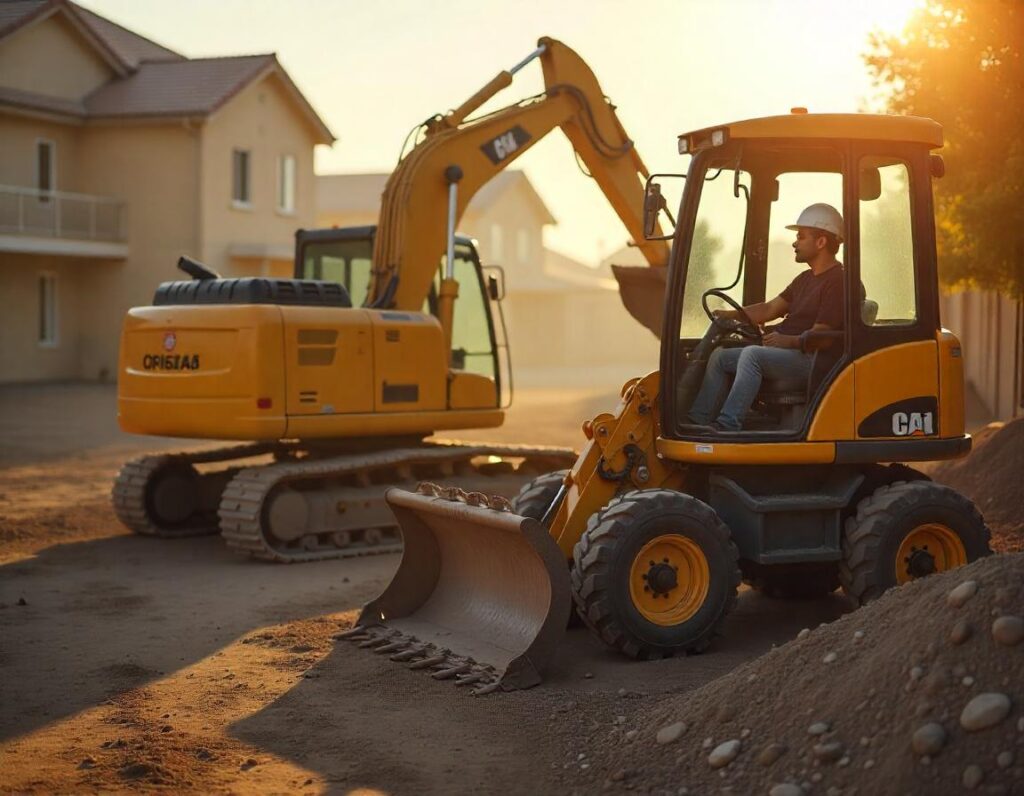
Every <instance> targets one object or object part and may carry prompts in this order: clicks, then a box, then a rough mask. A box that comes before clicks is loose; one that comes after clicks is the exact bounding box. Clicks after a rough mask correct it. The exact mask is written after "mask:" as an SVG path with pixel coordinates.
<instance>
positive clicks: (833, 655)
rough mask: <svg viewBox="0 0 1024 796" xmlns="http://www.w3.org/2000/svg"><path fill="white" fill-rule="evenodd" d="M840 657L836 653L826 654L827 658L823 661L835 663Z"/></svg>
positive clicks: (822, 660)
mask: <svg viewBox="0 0 1024 796" xmlns="http://www.w3.org/2000/svg"><path fill="white" fill-rule="evenodd" d="M838 657H839V656H838V655H836V653H835V652H827V653H825V657H824V658H822V659H821V662H822V663H835V662H836V659H837V658H838Z"/></svg>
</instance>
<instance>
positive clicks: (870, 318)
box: [860, 298, 878, 326]
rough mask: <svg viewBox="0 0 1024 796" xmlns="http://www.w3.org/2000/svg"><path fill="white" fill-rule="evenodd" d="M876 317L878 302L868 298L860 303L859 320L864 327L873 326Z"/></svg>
mask: <svg viewBox="0 0 1024 796" xmlns="http://www.w3.org/2000/svg"><path fill="white" fill-rule="evenodd" d="M877 317H878V302H877V301H872V300H871V299H869V298H866V299H864V300H863V301H862V302H861V303H860V319H861V320H862V321H864V325H865V326H874V324H875V318H877Z"/></svg>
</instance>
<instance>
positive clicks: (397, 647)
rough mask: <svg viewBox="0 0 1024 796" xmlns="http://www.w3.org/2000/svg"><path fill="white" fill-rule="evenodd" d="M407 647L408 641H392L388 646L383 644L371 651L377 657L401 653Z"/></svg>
mask: <svg viewBox="0 0 1024 796" xmlns="http://www.w3.org/2000/svg"><path fill="white" fill-rule="evenodd" d="M408 646H409V642H408V641H392V642H391V643H389V644H383V645H381V646H379V647H376V648H375V649H374V650H373V651H374V653H376V654H377V655H386V654H387V653H389V652H401V651H402V650H404V649H405V648H406V647H408Z"/></svg>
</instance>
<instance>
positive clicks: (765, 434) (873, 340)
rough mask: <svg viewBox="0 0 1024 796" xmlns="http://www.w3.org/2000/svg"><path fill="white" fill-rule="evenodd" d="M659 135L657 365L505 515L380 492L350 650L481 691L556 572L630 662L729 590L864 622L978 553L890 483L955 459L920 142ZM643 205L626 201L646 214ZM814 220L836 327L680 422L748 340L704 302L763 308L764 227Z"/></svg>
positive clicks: (709, 636) (541, 614) (546, 638)
mask: <svg viewBox="0 0 1024 796" xmlns="http://www.w3.org/2000/svg"><path fill="white" fill-rule="evenodd" d="M679 142H680V143H679V150H680V153H682V154H686V155H690V156H692V159H691V161H690V164H689V169H688V172H687V175H686V188H685V191H684V194H683V198H682V201H681V204H680V206H679V208H678V212H677V213H676V214H675V218H676V219H678V224H676V225H675V231H674V233H673V238H672V252H671V256H670V259H669V266H668V275H667V276H668V278H667V282H666V284H667V292H666V293H665V295H664V303H663V306H664V313H663V317H662V318H661V329H662V334H661V339H662V356H661V369H660V371H659V372H655V373H651V374H649V375H647V376H645V377H643V378H638V379H632V380H631V381H629V382H627V383H626V385H625V386H624V387H623V389H622V395H621V401H620V403H619V405H618V406H617V407H616V408H615V410H614V411H612V412H606V413H602V414H600V415H598V416H597V417H595V418H593V419H592V420H590V421H587V422H586V423H584V424H583V432H584V435H585V437H586V439H587V442H586V445H585V446H584V448H583V450H582V452H581V454H580V456H579V458H578V459H577V461H576V463H575V464H574V465H573V467H572V468H571V469H569V470H568V471H559V472H553V473H549V474H547V475H544V476H541V477H539V478H537V479H535V480H534V481H533V482H531V483H530V484H528V485H527V486H525V487H524V488H523V490H522V491H521V492H520V493H519V495H518V496H517V498H516V499H515V500H514V501H513V502H512V504H511V506H510V505H508V503H507V501H502V500H499V499H492V498H488V497H487V496H485V495H466V494H464V493H459V491H458V490H453V489H445V488H443V487H438V486H436V485H429V484H424V485H421V487H420V489H419V494H412V493H408V492H400V491H398V490H391V491H390V492H389V494H388V502H389V504H390V505H391V506H392V508H393V510H394V511H395V514H396V517H398V519H399V524H400V527H401V531H402V533H403V536H404V538H405V543H406V552H405V556H404V557H403V560H402V564H401V566H400V567H399V570H398V572H397V573H396V576H395V578H394V580H393V581H392V583H391V584H390V585H389V586H388V588H387V590H386V591H385V592H384V594H382V595H381V597H380V598H378V600H375V601H373V602H371V603H370V604H369V605H367V606H366V608H365V609H364V610H363V612H362V614H361V615H360V617H359V620H358V626H357V627H356V628H355V629H354V631H353V633H352V636H351V637H353V638H356V639H359V640H360V641H361V642H362V644H363V645H364V646H370V647H376V648H378V650H379V651H393V652H394V653H395V655H394V657H395V659H396V660H401V661H411V662H412V665H413V666H414V667H416V668H433V669H435V677H439V678H444V677H454V678H456V679H457V680H458V681H461V682H466V683H474V684H476V688H477V689H478V690H480V691H482V690H493V689H495V688H512V687H521V686H524V685H531V684H533V683H536V682H538V681H539V679H540V676H541V673H542V671H543V668H544V665H545V664H546V663H547V661H548V660H549V659H550V658H551V656H552V655H553V653H554V649H555V647H556V642H557V634H555V633H554V632H553V630H552V626H553V624H560V623H561V622H562V620H563V619H564V615H565V603H564V599H563V598H564V590H565V585H564V584H565V570H566V569H568V570H569V575H570V577H569V587H568V588H569V591H570V592H571V597H572V601H573V603H574V608H575V611H576V614H577V615H578V616H579V618H580V620H581V621H582V623H583V624H585V625H586V626H587V627H588V628H589V629H590V631H591V632H592V633H593V634H594V635H595V636H596V637H597V638H599V639H600V640H601V641H602V642H604V643H605V644H607V645H608V646H610V647H612V648H614V649H616V650H618V651H619V652H621V653H623V654H625V655H627V656H629V657H632V658H638V659H652V658H663V657H668V656H672V655H676V654H679V653H693V652H701V651H704V650H706V649H708V648H709V647H710V646H711V645H712V643H713V640H714V638H715V636H717V635H718V634H719V633H720V632H722V627H723V623H724V622H725V618H726V616H727V615H728V613H729V611H730V610H731V609H732V607H733V606H734V605H735V602H736V598H737V589H738V587H739V584H740V583H741V581H745V582H746V583H748V584H749V585H750V586H751V587H752V588H754V589H757V590H759V591H761V592H763V593H764V594H766V595H768V596H787V597H812V596H821V595H825V594H828V593H830V592H832V591H834V590H835V589H836V588H838V587H839V586H841V587H842V588H843V590H844V591H845V592H846V594H847V595H849V596H850V597H851V598H853V599H854V600H856V601H858V602H860V603H864V602H867V601H869V600H872V599H874V598H876V597H878V596H880V595H881V594H882V593H883V592H884V591H885V590H886V589H888V588H890V587H893V586H897V585H900V584H903V583H907V582H909V581H912V580H916V579H918V578H922V577H926V576H928V575H930V574H931V573H933V572H941V571H944V570H948V569H952V568H954V567H957V566H961V565H963V564H967V563H969V562H971V561H973V560H975V559H977V558H979V557H981V556H984V555H988V554H989V553H990V552H991V551H990V549H989V531H988V529H987V528H986V526H985V523H984V520H983V519H982V517H981V515H980V514H979V512H978V510H977V508H976V507H974V505H973V504H971V502H970V501H969V500H967V499H966V498H965V497H963V496H962V495H959V494H957V493H956V492H955V491H953V490H952V489H949V488H948V487H944V486H940V485H938V484H934V483H932V482H931V481H930V480H929V479H928V478H927V477H926V476H925V475H924V474H923V473H920V472H918V471H916V470H914V469H912V468H911V467H909V466H907V465H906V464H904V463H905V462H912V461H928V460H935V459H946V458H954V457H957V456H961V455H964V454H965V453H966V452H967V451H968V450H969V449H970V444H971V440H970V436H969V435H967V434H965V433H964V415H963V362H962V355H961V349H960V344H959V342H958V341H957V339H956V337H955V336H954V335H953V334H952V333H950V332H948V331H946V330H944V329H942V328H941V327H940V325H939V317H938V285H937V276H936V252H935V231H934V222H933V219H932V197H931V180H932V178H933V176H940V174H941V171H942V169H941V159H939V158H938V156H937V155H935V154H933V150H934V149H937V148H938V147H940V146H942V129H941V127H940V126H939V125H938V124H936V123H935V122H933V121H931V120H929V119H919V118H910V117H897V116H876V115H867V114H863V115H862V114H849V115H841V114H839V115H811V114H806V113H796V114H793V115H788V116H776V117H767V118H763V119H752V120H747V121H741V122H737V123H733V124H728V125H723V126H720V127H716V128H710V129H705V130H698V131H695V132H692V133H687V134H685V135H683V136H681V137H680V139H679ZM660 196H663V192H662V191H660V190H659V189H658V187H657V186H655V187H654V188H653V189H651V188H649V193H648V197H649V198H648V202H647V203H646V204H647V206H648V208H653V210H654V212H655V213H660V212H661V209H662V205H661V203H660V198H659V197H660ZM652 197H653V198H652ZM818 202H826V203H829V204H831V205H832V206H833V207H834V208H836V209H838V210H839V211H840V212H841V214H842V217H843V219H844V225H843V227H844V228H843V230H842V233H843V234H842V240H843V246H842V249H841V250H840V251H839V252H838V257H839V259H840V260H841V262H842V263H843V265H844V268H843V272H842V278H843V286H844V293H843V303H842V306H843V313H842V314H843V322H842V324H841V327H842V328H834V329H828V330H825V331H810V332H805V333H803V334H802V335H801V336H800V342H801V347H802V349H803V351H804V352H805V354H806V356H808V357H811V358H812V359H813V367H811V368H810V369H809V375H808V377H807V378H806V379H801V380H797V381H796V382H795V383H785V382H782V381H778V382H774V383H773V382H771V381H770V380H768V381H762V384H761V387H760V392H759V395H758V400H757V402H756V404H755V408H754V411H753V413H752V414H751V415H750V416H748V417H746V418H744V423H743V425H742V427H741V428H740V429H739V430H738V431H733V432H719V431H718V430H716V429H707V427H703V428H695V427H694V426H693V425H692V424H690V423H688V422H687V420H686V415H687V412H688V411H689V409H690V406H691V405H692V402H693V398H694V395H695V394H696V391H697V390H698V389H699V386H700V383H701V381H702V379H703V375H704V369H705V366H706V364H707V362H708V359H709V358H710V356H711V354H712V352H713V351H714V350H715V349H717V348H721V347H733V346H749V345H758V344H759V343H760V337H761V335H762V333H763V330H762V329H760V328H759V327H758V326H757V325H756V324H754V323H752V322H749V318H748V319H746V320H743V319H741V320H739V321H733V320H730V321H729V322H723V321H722V320H720V319H716V318H715V317H714V312H713V310H714V308H715V305H714V302H716V301H719V302H724V303H726V304H729V305H731V306H733V308H742V306H743V305H749V304H753V303H757V302H762V301H764V300H765V299H769V298H772V297H774V296H776V295H778V294H779V293H780V291H782V290H783V289H784V288H785V286H786V285H787V284H788V283H789V282H790V281H791V280H792V279H793V278H794V277H795V276H796V275H797V274H798V273H800V270H799V269H801V268H803V267H805V266H802V265H798V264H795V263H794V262H793V250H792V248H791V242H792V233H787V232H786V231H785V228H786V227H787V226H789V225H791V224H794V222H795V221H796V219H797V217H798V215H799V213H800V211H801V210H802V209H803V208H804V207H806V206H807V205H810V204H814V203H818ZM647 215H648V219H647V222H648V223H647V224H645V226H646V227H647V229H648V231H655V232H656V229H655V225H654V224H652V223H651V219H650V216H651V215H652V213H648V214H647ZM646 317H648V318H649V319H650V317H649V316H646ZM890 463H895V464H890ZM545 528H546V529H547V534H546V535H545V534H543V533H542V532H541V531H542V529H545ZM410 551H414V552H410ZM562 626H564V625H562Z"/></svg>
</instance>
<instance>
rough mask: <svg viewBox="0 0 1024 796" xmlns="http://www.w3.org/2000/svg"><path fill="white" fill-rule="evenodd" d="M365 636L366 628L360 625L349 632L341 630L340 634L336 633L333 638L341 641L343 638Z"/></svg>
mask: <svg viewBox="0 0 1024 796" xmlns="http://www.w3.org/2000/svg"><path fill="white" fill-rule="evenodd" d="M365 634H366V628H365V627H363V626H362V625H356V626H355V627H353V628H352V629H351V630H343V631H342V632H341V633H338V634H337V635H336V636H335V638H337V639H343V638H345V639H348V638H354V637H355V636H359V635H365Z"/></svg>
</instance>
